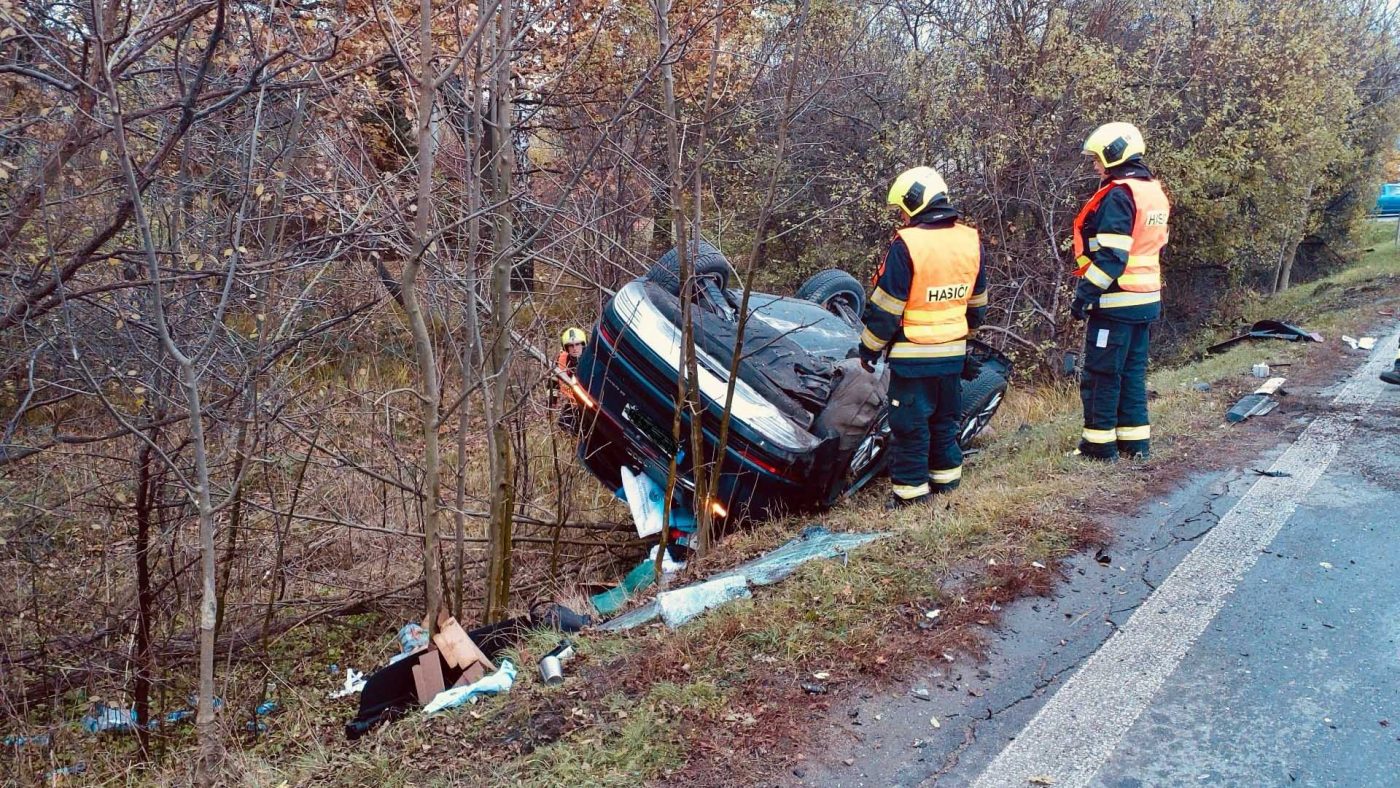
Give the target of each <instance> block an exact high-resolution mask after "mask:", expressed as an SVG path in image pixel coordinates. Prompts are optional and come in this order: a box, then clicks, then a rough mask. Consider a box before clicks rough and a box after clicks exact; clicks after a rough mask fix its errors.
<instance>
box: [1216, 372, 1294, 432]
mask: <svg viewBox="0 0 1400 788" xmlns="http://www.w3.org/2000/svg"><path fill="white" fill-rule="evenodd" d="M1284 380H1285V379H1284V378H1269V379H1268V381H1266V382H1265V383H1264V385H1262V386H1260V387H1259V388H1258V389H1256V390H1255V391H1254V393H1253V394H1246V395H1244V396H1243V397H1241V398H1240V400H1239V401H1238V402H1236V403H1235V405H1234V407H1232V408H1230V410H1229V411H1228V412H1227V413H1226V414H1225V420H1226V421H1228V422H1230V423H1231V424H1238V423H1240V422H1242V421H1244V420H1245V419H1248V418H1250V417H1253V416H1263V415H1265V414H1267V413H1269V412H1270V411H1272V410H1273V409H1274V408H1276V407H1278V400H1276V399H1274V398H1273V395H1274V394H1276V393H1278V391H1279V389H1280V388H1282V387H1283V383H1284Z"/></svg>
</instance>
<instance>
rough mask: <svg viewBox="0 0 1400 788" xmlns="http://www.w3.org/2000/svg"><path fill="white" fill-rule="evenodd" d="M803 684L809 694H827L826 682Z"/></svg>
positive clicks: (804, 690)
mask: <svg viewBox="0 0 1400 788" xmlns="http://www.w3.org/2000/svg"><path fill="white" fill-rule="evenodd" d="M801 686H802V691H803V692H805V693H807V694H808V695H825V694H826V685H825V684H817V683H814V682H803V683H802V685H801Z"/></svg>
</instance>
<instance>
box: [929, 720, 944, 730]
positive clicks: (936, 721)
mask: <svg viewBox="0 0 1400 788" xmlns="http://www.w3.org/2000/svg"><path fill="white" fill-rule="evenodd" d="M928 721H929V723H930V724H932V725H933V727H935V728H942V727H943V723H941V722H939V721H938V718H937V717H929V718H928Z"/></svg>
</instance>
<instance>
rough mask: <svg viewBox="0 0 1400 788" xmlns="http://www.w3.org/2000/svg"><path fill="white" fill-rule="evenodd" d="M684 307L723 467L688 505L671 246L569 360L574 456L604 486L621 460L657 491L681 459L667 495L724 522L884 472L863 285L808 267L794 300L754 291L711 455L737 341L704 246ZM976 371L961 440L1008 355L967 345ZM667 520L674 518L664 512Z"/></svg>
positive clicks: (883, 381)
mask: <svg viewBox="0 0 1400 788" xmlns="http://www.w3.org/2000/svg"><path fill="white" fill-rule="evenodd" d="M695 273H696V278H697V287H696V288H695V290H696V296H695V301H694V305H693V308H692V310H691V315H692V320H693V325H694V334H695V343H696V356H697V359H698V367H699V370H698V375H699V384H700V385H699V388H700V395H701V403H702V406H703V408H704V413H703V417H702V419H701V424H700V425H698V426H699V428H700V429H703V430H704V445H705V449H706V455H707V456H706V459H707V460H708V461H710V462H716V460H717V461H718V465H719V468H720V473H719V480H718V484H717V486H716V487H715V489H714V497H713V499H712V500H709V501H695V500H694V482H693V477H692V467H693V465H692V463H693V462H694V460H695V458H694V457H692V456H691V455H690V446H691V439H690V438H691V434H690V430H691V429H694V428H695V427H696V425H692V424H689V423H683V424H682V435H681V440H680V441H679V443H677V442H676V441H675V440H674V438H673V436H672V429H671V425H672V422H673V418H674V413H675V398H676V382H677V376H678V375H679V370H680V368H681V364H682V353H681V340H682V334H681V307H682V304H681V301H680V299H679V297H678V294H679V293H680V291H681V287H680V277H679V275H678V271H677V261H676V253H675V250H672V251H671V252H669V253H667V254H666V256H664V257H662V258H661V260H659V261H658V262H657V263H656V265H654V266H653V267H652V268H651V270H649V271H648V272H647V273H646V274H645V275H644V276H642V277H641V278H639V279H636V280H634V281H632V282H629V283H628V284H627V285H625V286H624V287H622V289H620V290H619V291H618V292H617V294H616V295H615V296H613V298H612V299H611V300H610V301H609V303H608V304H607V306H606V308H605V309H604V310H603V314H602V316H601V317H600V318H599V320H598V324H597V325H596V327H595V328H594V331H593V337H592V341H590V342H589V343H588V345H587V348H586V349H585V351H584V353H583V356H582V358H580V359H579V367H578V382H579V385H580V387H581V388H583V389H584V390H585V391H586V392H587V397H586V398H584V404H585V406H586V407H587V410H588V412H587V413H586V414H585V420H586V422H588V423H587V426H586V428H585V429H584V430H583V434H582V437H581V439H580V442H579V447H578V454H579V458H580V460H581V461H582V462H583V463H584V464H585V465H586V466H587V467H588V469H589V470H590V471H591V472H592V473H593V474H594V475H596V476H597V477H598V478H599V479H600V480H602V481H603V483H604V484H607V485H610V487H611V488H612V489H614V490H616V489H619V488H620V487H621V486H622V483H623V472H622V471H623V468H627V469H628V470H629V472H630V474H633V475H636V476H641V475H645V476H647V477H650V479H651V480H652V481H654V482H655V483H656V484H658V485H662V486H664V485H665V483H666V478H667V475H668V472H669V467H670V463H671V459H672V458H673V457H675V458H676V459H677V468H678V471H677V485H676V497H675V499H674V502H673V503H674V504H675V505H676V506H679V507H681V508H682V509H684V510H689V511H695V510H696V509H697V508H698V507H699V506H708V507H709V508H710V510H711V511H712V512H713V513H714V514H716V515H718V516H719V517H721V518H730V519H735V518H740V519H742V518H759V517H771V516H775V515H778V514H781V513H784V512H790V511H804V510H818V509H824V508H827V507H830V506H832V505H833V504H835V503H836V502H838V501H839V500H841V499H843V498H845V497H847V496H849V495H851V494H853V493H854V492H856V491H857V490H859V489H860V488H861V487H862V486H864V485H865V484H866V483H868V482H869V481H870V480H871V479H873V478H875V477H877V476H878V475H880V473H881V472H882V471H884V470H885V466H886V462H887V459H888V458H887V456H886V455H887V449H888V447H889V440H890V433H889V427H888V424H887V415H888V414H887V406H888V400H887V397H886V394H885V391H886V388H887V385H888V373H887V372H885V371H884V370H883V369H882V370H879V371H880V372H881V373H882V374H881V375H874V374H871V373H869V372H866V371H865V370H864V369H862V368H861V366H860V363H859V361H858V360H857V359H856V358H855V355H856V354H855V348H856V345H857V343H858V342H859V337H860V314H861V310H862V308H863V307H864V301H865V291H864V288H863V287H862V286H861V284H860V283H859V282H858V281H856V280H855V278H854V277H852V276H851V275H850V274H848V273H846V272H844V271H841V270H837V269H832V270H828V271H823V272H821V273H818V274H815V275H813V276H812V277H811V278H810V279H808V280H807V281H806V282H805V283H804V284H803V285H802V287H801V288H799V289H798V291H797V294H796V297H784V296H778V295H769V294H760V293H752V294H751V295H750V301H749V315H750V316H749V319H748V321H747V322H746V324H745V329H744V337H743V342H742V344H741V350H740V359H739V364H738V372H739V374H738V381H736V383H735V387H734V399H733V407H732V412H731V416H730V425H729V437H728V440H727V445H726V446H725V450H724V456H723V457H722V458H715V457H714V453H715V451H716V450H717V448H718V442H719V432H720V424H721V418H722V415H723V410H724V400H725V392H726V387H727V384H728V379H729V370H730V368H731V364H732V361H733V354H734V352H735V347H736V345H740V343H738V342H737V339H738V316H739V306H740V302H741V293H740V292H739V291H737V290H731V289H730V277H731V269H730V266H729V263H728V261H726V260H725V259H724V256H723V255H722V254H721V253H720V252H719V251H718V250H717V249H715V248H714V247H713V246H710V245H708V244H701V245H700V250H699V254H698V255H697V259H696V260H695ZM969 346H970V350H969V352H972V353H975V354H977V355H978V357H979V358H980V359H981V360H982V362H983V364H982V372H981V375H980V376H979V377H978V378H976V379H975V380H972V381H970V382H964V383H963V384H962V386H963V416H962V419H963V423H962V426H961V428H960V432H959V442H960V443H962V444H963V445H964V446H966V445H967V444H968V443H969V442H970V441H971V440H972V439H973V438H974V437H975V436H976V435H977V433H978V432H980V431H981V430H982V428H983V427H985V426H986V425H987V423H988V422H989V421H990V420H991V418H992V415H993V414H995V413H996V410H997V408H998V406H1000V405H1001V401H1002V398H1003V397H1004V396H1005V393H1006V388H1007V379H1008V377H1009V375H1010V372H1011V362H1010V360H1009V359H1007V358H1006V357H1005V356H1004V355H1002V354H1001V353H999V352H997V351H996V350H994V349H992V348H990V347H988V346H987V345H985V344H982V343H979V342H976V341H973V342H970V343H969ZM673 522H674V521H673Z"/></svg>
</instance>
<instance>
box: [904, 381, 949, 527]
mask: <svg viewBox="0 0 1400 788" xmlns="http://www.w3.org/2000/svg"><path fill="white" fill-rule="evenodd" d="M961 415H962V383H961V381H960V380H959V378H958V376H957V375H956V374H953V375H932V376H928V377H916V378H910V377H904V376H903V375H900V374H899V373H898V372H895V371H893V370H891V373H890V433H891V437H893V439H894V445H892V446H891V447H890V481H891V482H893V483H894V494H895V495H896V496H898V497H900V498H903V499H904V500H906V501H907V500H911V499H914V498H922V497H923V496H925V495H928V494H929V493H930V492H935V493H938V492H948V491H949V490H952V489H954V488H956V487H957V486H958V480H959V479H961V478H962V449H961V448H960V447H959V446H958V421H959V419H960V418H961Z"/></svg>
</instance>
